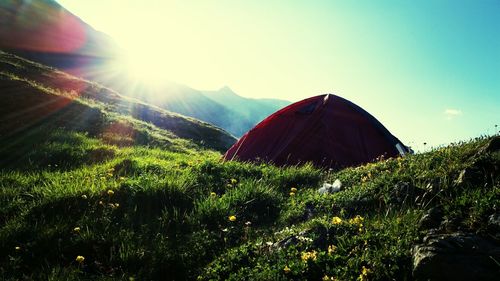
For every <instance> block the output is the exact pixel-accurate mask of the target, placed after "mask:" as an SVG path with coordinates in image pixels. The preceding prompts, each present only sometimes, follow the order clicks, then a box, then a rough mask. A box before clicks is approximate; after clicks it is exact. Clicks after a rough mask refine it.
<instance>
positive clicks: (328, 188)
mask: <svg viewBox="0 0 500 281" xmlns="http://www.w3.org/2000/svg"><path fill="white" fill-rule="evenodd" d="M341 188H342V182H341V181H340V180H339V179H336V180H335V181H334V182H333V184H329V183H327V182H325V183H323V186H322V187H321V188H320V189H318V192H319V194H326V193H335V192H339V191H340V189H341Z"/></svg>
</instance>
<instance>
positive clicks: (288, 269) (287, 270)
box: [283, 265, 291, 273]
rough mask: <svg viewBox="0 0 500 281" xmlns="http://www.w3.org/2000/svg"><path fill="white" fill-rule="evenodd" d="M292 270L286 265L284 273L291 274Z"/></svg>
mask: <svg viewBox="0 0 500 281" xmlns="http://www.w3.org/2000/svg"><path fill="white" fill-rule="evenodd" d="M290 270H291V269H290V268H289V267H288V265H285V267H284V268H283V271H284V272H285V273H288V272H290Z"/></svg>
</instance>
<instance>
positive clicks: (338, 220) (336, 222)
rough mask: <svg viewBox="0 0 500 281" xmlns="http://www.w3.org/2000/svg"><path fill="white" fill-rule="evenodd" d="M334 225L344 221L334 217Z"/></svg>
mask: <svg viewBox="0 0 500 281" xmlns="http://www.w3.org/2000/svg"><path fill="white" fill-rule="evenodd" d="M332 223H333V224H341V223H342V219H341V218H339V217H333V219H332Z"/></svg>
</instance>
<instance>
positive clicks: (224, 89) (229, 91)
mask: <svg viewBox="0 0 500 281" xmlns="http://www.w3.org/2000/svg"><path fill="white" fill-rule="evenodd" d="M218 92H225V93H233V94H235V92H234V91H233V89H231V88H230V87H229V86H227V85H225V86H223V87H222V88H220V89H219V91H218Z"/></svg>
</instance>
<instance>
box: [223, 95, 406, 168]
mask: <svg viewBox="0 0 500 281" xmlns="http://www.w3.org/2000/svg"><path fill="white" fill-rule="evenodd" d="M407 152H408V149H407V148H406V147H405V146H404V145H403V144H402V143H401V142H400V141H399V140H398V139H397V138H396V137H394V136H393V135H392V134H391V133H390V132H389V131H388V130H387V129H386V128H385V127H384V126H383V125H382V124H381V123H380V122H379V121H378V120H377V119H375V118H374V117H373V116H372V115H370V114H369V113H368V112H366V111H365V110H363V109H362V108H361V107H359V106H357V105H355V104H354V103H352V102H350V101H348V100H346V99H343V98H341V97H338V96H336V95H332V94H326V95H320V96H315V97H311V98H308V99H305V100H302V101H299V102H296V103H294V104H291V105H289V106H287V107H285V108H283V109H280V110H279V111H277V112H275V113H274V114H272V115H270V116H269V117H267V118H266V119H264V120H263V121H262V122H260V123H259V124H257V125H256V126H255V127H254V128H252V129H251V130H250V131H248V132H247V133H246V134H245V135H243V136H242V137H241V138H240V139H239V141H238V142H237V143H236V144H234V145H233V146H232V147H231V148H229V150H228V151H227V152H226V153H225V155H224V159H225V160H240V161H252V162H271V163H273V164H275V165H278V166H284V165H295V164H300V163H305V162H309V161H310V162H312V163H313V164H314V165H316V166H320V167H326V168H342V167H347V166H355V165H359V164H363V163H367V162H370V161H373V160H375V159H376V158H378V157H380V156H384V157H394V156H397V155H404V154H405V153H407Z"/></svg>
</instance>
